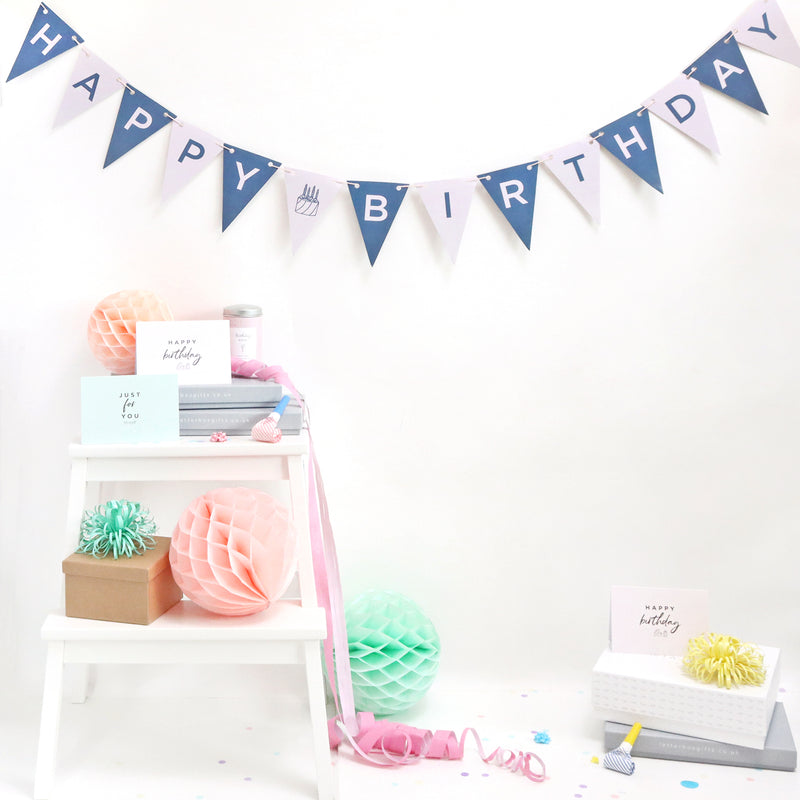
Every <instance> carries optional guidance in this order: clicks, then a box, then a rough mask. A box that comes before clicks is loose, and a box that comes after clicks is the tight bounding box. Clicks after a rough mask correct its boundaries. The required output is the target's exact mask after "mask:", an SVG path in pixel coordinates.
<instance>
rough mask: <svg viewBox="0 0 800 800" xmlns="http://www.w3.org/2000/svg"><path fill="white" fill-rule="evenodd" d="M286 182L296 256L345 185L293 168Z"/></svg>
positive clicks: (287, 203) (288, 173) (288, 172)
mask: <svg viewBox="0 0 800 800" xmlns="http://www.w3.org/2000/svg"><path fill="white" fill-rule="evenodd" d="M284 178H285V183H286V207H287V211H288V212H289V234H290V235H291V238H292V252H293V253H296V252H297V250H298V248H299V247H300V245H301V244H303V242H304V241H305V240H306V237H307V236H308V235H309V234H310V233H311V231H313V230H314V228H316V227H317V225H318V224H319V221H320V219H321V217H322V215H323V214H324V213H325V212H326V211H327V209H328V206H330V204H331V201H332V200H333V198H334V197H336V195H337V194H338V193H339V190H340V189H341V188H342V184H341V182H340V181H335V180H334V179H333V178H328V177H326V176H325V175H317V174H316V173H314V172H305V171H304V170H300V169H294V168H292V169H286V170H285V174H284Z"/></svg>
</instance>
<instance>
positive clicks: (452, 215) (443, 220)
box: [419, 178, 476, 264]
mask: <svg viewBox="0 0 800 800" xmlns="http://www.w3.org/2000/svg"><path fill="white" fill-rule="evenodd" d="M475 184H476V181H475V179H474V178H472V179H470V180H450V181H434V182H433V183H426V184H424V185H423V186H420V187H419V194H420V197H421V198H422V202H423V203H424V204H425V208H426V209H427V210H428V214H430V217H431V220H432V221H433V224H434V225H435V226H436V230H437V231H438V232H439V236H441V237H442V242H443V243H444V246H445V249H446V250H447V254H448V255H449V256H450V260H451V261H452V262H453V263H454V264H455V262H456V257H457V256H458V248H459V246H460V244H461V237H462V236H463V235H464V228H465V227H466V225H467V215H468V214H469V207H470V204H471V203H472V197H473V195H474V194H475Z"/></svg>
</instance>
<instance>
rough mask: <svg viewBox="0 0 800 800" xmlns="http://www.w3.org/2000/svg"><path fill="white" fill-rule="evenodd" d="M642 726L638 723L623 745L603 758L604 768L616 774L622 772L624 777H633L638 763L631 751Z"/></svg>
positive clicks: (629, 732)
mask: <svg viewBox="0 0 800 800" xmlns="http://www.w3.org/2000/svg"><path fill="white" fill-rule="evenodd" d="M641 729H642V726H641V725H640V724H639V723H638V722H637V723H635V724H634V726H633V727H632V728H631V729H630V731H628V735H627V736H626V737H625V739H624V740H623V742H622V744H620V746H619V747H618V748H617V749H616V750H610V751H609V752H608V753H606V755H605V758H603V766H604V767H605V768H606V769H613V770H615V771H616V772H621V773H622V774H623V775H633V771H634V770H635V769H636V763H635V762H634V760H633V759H632V758H631V750H633V744H634V742H635V741H636V737H637V736H638V735H639V731H640V730H641Z"/></svg>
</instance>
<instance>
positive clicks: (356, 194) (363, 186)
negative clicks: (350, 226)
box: [347, 181, 408, 267]
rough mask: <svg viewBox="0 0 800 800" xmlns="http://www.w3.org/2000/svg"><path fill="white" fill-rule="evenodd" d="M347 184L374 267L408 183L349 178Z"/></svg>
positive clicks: (370, 261)
mask: <svg viewBox="0 0 800 800" xmlns="http://www.w3.org/2000/svg"><path fill="white" fill-rule="evenodd" d="M347 185H348V188H349V189H350V197H351V198H352V200H353V208H354V209H355V211H356V217H357V218H358V227H359V228H361V236H362V237H363V238H364V246H365V247H366V248H367V255H368V256H369V263H370V265H371V266H373V267H374V266H375V260H376V259H377V258H378V253H380V251H381V248H382V247H383V243H384V242H385V241H386V236H387V235H388V233H389V229H390V228H391V227H392V223H393V222H394V218H395V217H396V216H397V212H398V210H399V209H400V204H401V203H402V202H403V198H404V197H405V196H406V192H407V191H408V186H404V185H402V184H398V183H384V182H379V181H348V182H347Z"/></svg>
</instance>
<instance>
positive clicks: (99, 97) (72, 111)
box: [54, 47, 125, 125]
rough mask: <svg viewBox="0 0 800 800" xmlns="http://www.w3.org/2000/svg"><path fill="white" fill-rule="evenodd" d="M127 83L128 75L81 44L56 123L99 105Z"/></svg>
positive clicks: (58, 123)
mask: <svg viewBox="0 0 800 800" xmlns="http://www.w3.org/2000/svg"><path fill="white" fill-rule="evenodd" d="M124 84H125V79H124V78H123V77H122V76H121V75H120V74H119V73H118V72H117V71H116V70H115V69H113V68H112V67H110V66H109V65H108V64H106V62H105V61H103V60H102V59H100V58H98V57H97V56H96V55H95V54H94V53H92V52H90V51H89V50H87V49H86V47H81V49H80V51H79V53H78V60H77V61H76V62H75V68H74V69H73V70H72V76H71V77H70V79H69V82H68V83H67V88H66V90H65V92H64V96H63V97H62V99H61V105H60V106H59V109H58V113H57V114H56V120H55V123H54V124H55V125H62V124H63V123H65V122H69V121H70V120H71V119H74V118H75V117H77V116H78V115H79V114H82V113H83V112H84V111H88V110H89V109H90V108H93V107H94V106H96V105H99V104H100V103H101V102H102V101H103V100H105V99H106V98H107V97H111V95H112V94H115V93H116V92H118V91H120V90H121V89H122V87H123V85H124Z"/></svg>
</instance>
